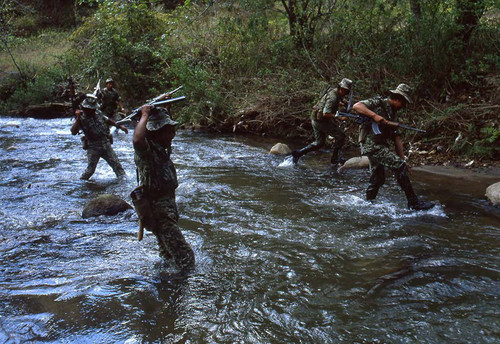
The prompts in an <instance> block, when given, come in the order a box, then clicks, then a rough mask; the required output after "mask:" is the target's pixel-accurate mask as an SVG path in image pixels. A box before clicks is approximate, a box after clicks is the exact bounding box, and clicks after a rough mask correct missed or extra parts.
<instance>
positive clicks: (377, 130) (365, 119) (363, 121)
mask: <svg viewBox="0 0 500 344" xmlns="http://www.w3.org/2000/svg"><path fill="white" fill-rule="evenodd" d="M351 100H352V89H351V96H350V99H349V105H348V106H347V112H341V111H337V113H336V114H335V117H336V118H343V117H349V118H353V119H354V120H355V121H356V123H358V124H366V125H369V126H371V127H372V130H373V132H374V133H375V135H380V134H382V132H381V131H380V128H379V126H378V123H377V122H375V121H374V120H372V119H371V118H370V117H367V116H362V115H358V114H352V113H350V112H349V111H350V109H351ZM386 124H387V125H390V126H392V127H395V128H403V129H407V130H414V131H418V132H420V133H425V130H423V129H419V128H413V127H410V126H409V125H406V124H404V123H399V122H392V121H387V123H386Z"/></svg>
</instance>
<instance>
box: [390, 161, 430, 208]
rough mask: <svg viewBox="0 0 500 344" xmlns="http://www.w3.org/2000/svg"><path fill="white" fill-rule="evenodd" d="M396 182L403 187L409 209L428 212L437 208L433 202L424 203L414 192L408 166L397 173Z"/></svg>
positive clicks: (404, 166)
mask: <svg viewBox="0 0 500 344" xmlns="http://www.w3.org/2000/svg"><path fill="white" fill-rule="evenodd" d="M396 180H397V181H398V184H399V186H401V189H403V191H404V193H405V196H406V199H407V200H408V209H412V210H428V209H431V208H433V207H434V206H435V204H434V203H432V202H424V201H421V200H419V199H418V197H417V195H416V194H415V191H413V186H412V185H411V181H410V178H409V177H408V170H407V167H406V165H403V166H402V167H401V169H400V170H398V171H397V172H396Z"/></svg>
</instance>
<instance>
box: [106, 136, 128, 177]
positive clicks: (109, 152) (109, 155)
mask: <svg viewBox="0 0 500 344" xmlns="http://www.w3.org/2000/svg"><path fill="white" fill-rule="evenodd" d="M102 158H103V159H104V160H106V162H107V163H108V164H109V166H111V168H112V169H113V171H114V172H115V174H116V176H117V177H120V176H124V175H125V170H124V169H123V167H122V165H121V164H120V160H119V159H118V156H117V155H116V153H115V151H114V150H113V148H112V147H111V144H109V143H108V144H106V146H105V147H104V151H103V154H102Z"/></svg>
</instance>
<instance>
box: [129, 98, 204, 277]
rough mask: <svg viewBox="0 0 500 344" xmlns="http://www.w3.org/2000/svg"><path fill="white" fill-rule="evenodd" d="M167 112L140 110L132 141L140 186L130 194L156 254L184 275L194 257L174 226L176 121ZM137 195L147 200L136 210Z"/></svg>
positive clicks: (175, 207)
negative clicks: (155, 241)
mask: <svg viewBox="0 0 500 344" xmlns="http://www.w3.org/2000/svg"><path fill="white" fill-rule="evenodd" d="M166 98H169V96H166ZM169 109H170V105H166V108H158V107H155V108H152V107H151V106H150V105H145V106H143V107H142V109H141V118H140V120H139V123H138V124H137V126H136V128H135V132H134V139H133V142H134V150H135V158H134V159H135V164H136V166H137V175H138V182H139V184H140V186H139V187H138V188H136V189H135V190H134V191H133V192H132V199H133V200H134V198H135V200H134V205H136V211H137V213H138V215H139V218H140V219H141V222H142V223H143V224H144V226H145V227H146V229H148V230H150V231H152V232H153V233H154V235H155V236H156V238H157V239H158V245H159V247H160V255H161V256H162V257H163V258H165V259H170V258H173V260H174V262H175V264H176V265H177V267H178V268H179V269H180V270H181V273H186V272H188V271H189V270H191V269H192V268H193V267H194V264H195V257H194V252H193V250H192V249H191V246H190V245H189V244H188V243H187V242H186V239H185V238H184V236H183V235H182V232H181V230H180V228H179V226H178V225H177V221H178V219H179V214H178V212H177V205H176V203H175V189H176V188H177V185H178V184H177V173H176V170H175V167H174V164H173V163H172V160H170V154H171V153H172V148H171V143H172V139H173V138H174V136H175V125H176V124H177V122H175V121H173V120H172V119H171V117H170V114H169ZM138 193H139V194H140V196H139V197H143V198H145V199H147V201H148V202H147V204H146V207H143V206H141V207H138V204H137V202H136V201H137V196H134V194H138ZM144 208H147V210H146V211H145V209H144ZM146 213H147V214H146Z"/></svg>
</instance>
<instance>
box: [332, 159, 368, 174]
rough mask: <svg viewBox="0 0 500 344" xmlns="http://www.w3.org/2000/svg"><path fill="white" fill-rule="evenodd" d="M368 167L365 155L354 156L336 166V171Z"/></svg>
mask: <svg viewBox="0 0 500 344" xmlns="http://www.w3.org/2000/svg"><path fill="white" fill-rule="evenodd" d="M368 167H370V161H369V160H368V157H367V156H360V157H354V158H350V159H349V160H347V161H346V162H345V163H344V165H342V166H340V167H339V168H338V170H337V171H338V172H341V171H343V170H346V169H350V168H368Z"/></svg>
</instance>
